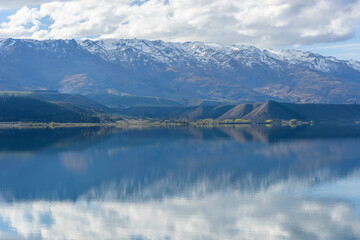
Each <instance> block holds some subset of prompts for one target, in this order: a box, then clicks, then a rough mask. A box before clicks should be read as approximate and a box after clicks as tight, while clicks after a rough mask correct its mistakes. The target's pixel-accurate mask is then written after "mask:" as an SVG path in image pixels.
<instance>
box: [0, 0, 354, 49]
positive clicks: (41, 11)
mask: <svg viewBox="0 0 360 240" xmlns="http://www.w3.org/2000/svg"><path fill="white" fill-rule="evenodd" d="M5 2H7V1H0V7H1V6H2V5H5ZM136 2H137V4H134V1H133V0H103V1H101V2H99V1H98V0H77V1H54V2H47V1H41V0H32V1H20V2H19V4H40V5H39V7H37V8H29V7H23V8H22V9H20V10H19V11H18V12H17V13H16V14H15V15H13V16H11V20H10V21H9V22H7V23H2V24H1V25H0V37H21V38H23V37H26V38H37V39H46V38H84V37H88V36H97V37H100V38H133V37H137V38H146V39H162V40H167V41H187V40H190V41H194V40H196V41H205V42H214V43H221V44H234V43H242V44H252V45H257V46H260V47H276V46H284V45H296V44H301V45H303V44H312V43H319V42H337V41H342V40H345V39H349V38H351V37H352V36H353V35H354V29H355V27H356V26H357V25H358V23H359V21H360V0H322V1H317V0H294V1H289V0H266V1H258V0H244V1H238V0H197V1H191V0H169V1H167V0H149V1H142V4H139V3H140V2H141V1H136ZM46 16H48V17H50V19H51V20H52V21H53V22H51V25H50V26H49V27H48V28H47V27H45V26H41V24H42V23H41V19H42V18H44V17H46ZM28 24H30V26H29V25H28ZM24 25H25V26H24Z"/></svg>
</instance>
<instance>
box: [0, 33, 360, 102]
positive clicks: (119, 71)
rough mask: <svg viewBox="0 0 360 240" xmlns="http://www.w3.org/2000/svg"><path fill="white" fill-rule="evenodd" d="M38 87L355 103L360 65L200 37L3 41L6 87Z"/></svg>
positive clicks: (1, 82)
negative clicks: (179, 39)
mask: <svg viewBox="0 0 360 240" xmlns="http://www.w3.org/2000/svg"><path fill="white" fill-rule="evenodd" d="M38 89H50V90H58V91H60V92H64V93H80V94H100V95H101V94H108V93H116V94H123V93H125V94H130V95H134V96H140V97H144V96H152V97H157V98H170V99H175V98H177V99H179V98H180V99H214V100H232V101H243V102H250V101H252V102H254V101H257V102H265V101H267V100H269V99H274V100H281V101H291V102H314V103H319V102H324V103H353V102H356V101H360V96H359V94H358V93H359V92H360V63H359V62H357V61H342V60H337V59H335V58H333V57H324V56H321V55H318V54H313V53H309V52H301V51H295V50H260V49H258V48H255V47H251V46H218V45H211V44H204V43H200V42H186V43H169V42H163V41H147V40H139V39H121V40H102V41H90V40H85V41H80V40H79V41H75V40H47V41H36V40H16V39H3V40H0V90H38ZM110 105H111V104H110ZM117 105H118V104H117ZM120 105H121V104H120Z"/></svg>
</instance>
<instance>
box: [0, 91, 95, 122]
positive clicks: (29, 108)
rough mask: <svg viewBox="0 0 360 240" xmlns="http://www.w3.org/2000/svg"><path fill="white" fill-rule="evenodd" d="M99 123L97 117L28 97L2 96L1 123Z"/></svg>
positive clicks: (0, 100)
mask: <svg viewBox="0 0 360 240" xmlns="http://www.w3.org/2000/svg"><path fill="white" fill-rule="evenodd" d="M18 121H22V122H98V121H99V119H98V118H97V117H93V116H91V115H88V114H84V113H80V112H78V111H74V110H72V109H69V108H66V107H63V106H60V105H57V104H53V103H50V102H46V101H41V100H38V99H35V98H31V97H26V96H0V122H18Z"/></svg>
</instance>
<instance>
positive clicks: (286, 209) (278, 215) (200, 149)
mask: <svg viewBox="0 0 360 240" xmlns="http://www.w3.org/2000/svg"><path fill="white" fill-rule="evenodd" d="M34 135H36V136H38V137H36V138H37V139H35V137H34ZM9 136H10V139H11V140H10V141H6V140H5V139H6V138H8V137H9ZM359 136H360V126H357V125H355V126H350V125H349V126H346V125H345V126H300V127H296V128H290V127H282V128H276V127H265V126H258V127H256V126H252V127H251V126H241V127H225V128H146V129H116V128H110V129H107V128H87V129H81V128H79V129H55V130H51V129H43V130H25V131H23V130H2V131H1V133H0V141H1V143H2V145H1V147H0V192H1V196H2V198H3V201H1V203H0V233H1V234H0V239H11V238H12V237H14V238H15V239H22V238H24V239H42V238H43V239H53V236H57V237H56V239H234V238H237V239H356V238H357V237H360V221H359V213H360V211H359V210H358V208H359V206H358V204H359V203H360V194H356V191H355V193H354V191H350V194H347V195H346V196H345V195H341V194H336V192H335V194H332V195H330V194H327V193H326V194H324V191H323V192H322V195H321V194H320V195H319V194H317V193H319V192H320V190H319V188H320V187H321V186H325V185H326V186H327V185H329V186H330V187H329V189H332V188H334V187H332V186H333V184H336V183H338V182H339V181H343V182H345V185H346V186H350V185H349V184H355V187H354V185H351V186H352V187H351V189H354V188H356V187H360V181H358V179H360V175H359V170H360V144H359V140H358V138H359ZM40 139H41V140H40ZM47 139H48V140H47ZM35 140H39V142H37V143H35ZM27 142H28V143H29V144H27ZM16 143H19V144H16ZM346 186H345V187H342V188H343V189H345V188H346ZM357 189H358V188H357ZM2 226H3V227H2ZM84 226H88V227H84ZM3 229H6V230H3Z"/></svg>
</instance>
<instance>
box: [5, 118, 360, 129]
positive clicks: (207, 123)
mask: <svg viewBox="0 0 360 240" xmlns="http://www.w3.org/2000/svg"><path fill="white" fill-rule="evenodd" d="M314 124H315V122H313V121H310V122H304V121H296V120H295V119H293V120H278V121H270V120H269V121H264V122H261V121H259V122H253V121H232V120H225V121H217V120H212V119H203V120H198V121H169V120H164V121H160V120H154V119H127V120H122V121H116V122H102V123H86V122H84V123H56V122H50V123H45V122H0V129H33V128H77V127H164V126H173V127H175V126H178V127H187V126H189V127H231V126H232V127H234V126H239V127H240V126H243V127H244V126H251V125H264V126H267V127H272V126H290V127H296V126H302V125H314ZM317 124H344V123H343V122H339V123H333V122H331V123H324V122H320V123H317ZM346 124H360V122H353V123H346Z"/></svg>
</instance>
